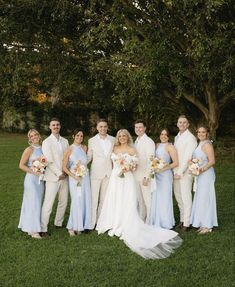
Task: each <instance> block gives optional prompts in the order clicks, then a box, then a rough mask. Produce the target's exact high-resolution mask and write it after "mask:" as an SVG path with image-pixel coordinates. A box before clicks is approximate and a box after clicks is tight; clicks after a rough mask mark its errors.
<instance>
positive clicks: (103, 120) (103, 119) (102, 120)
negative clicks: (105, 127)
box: [96, 118, 108, 125]
mask: <svg viewBox="0 0 235 287" xmlns="http://www.w3.org/2000/svg"><path fill="white" fill-rule="evenodd" d="M101 122H102V123H106V124H108V121H107V120H106V119H105V118H100V119H98V120H97V122H96V125H98V124H99V123H101Z"/></svg>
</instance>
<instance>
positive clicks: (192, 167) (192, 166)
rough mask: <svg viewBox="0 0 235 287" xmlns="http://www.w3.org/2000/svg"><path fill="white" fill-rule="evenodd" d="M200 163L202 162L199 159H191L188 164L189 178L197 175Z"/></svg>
mask: <svg viewBox="0 0 235 287" xmlns="http://www.w3.org/2000/svg"><path fill="white" fill-rule="evenodd" d="M201 163H202V160H201V159H200V158H193V159H192V160H191V161H190V162H189V167H188V172H189V175H191V176H197V175H199V169H200V164H201Z"/></svg>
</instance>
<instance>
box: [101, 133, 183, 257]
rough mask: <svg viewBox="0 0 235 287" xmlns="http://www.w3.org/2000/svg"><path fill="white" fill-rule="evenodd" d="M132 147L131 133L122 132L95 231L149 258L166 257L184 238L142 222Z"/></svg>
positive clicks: (118, 136) (118, 138)
mask: <svg viewBox="0 0 235 287" xmlns="http://www.w3.org/2000/svg"><path fill="white" fill-rule="evenodd" d="M132 146H133V144H132V138H131V135H130V133H129V132H128V131H127V130H125V129H121V130H119V131H118V133H117V136H116V143H115V146H114V149H113V153H112V156H111V157H112V161H113V170H112V173H111V176H110V180H109V184H108V188H107V191H106V197H105V200H104V204H103V207H102V210H101V214H100V217H99V219H98V222H97V226H96V230H97V231H98V234H100V233H104V232H106V231H108V235H109V236H114V235H116V236H118V237H119V238H120V239H121V240H123V241H124V242H125V244H126V245H127V246H128V247H129V248H130V249H131V250H132V251H134V252H135V253H137V254H139V255H140V256H142V257H144V258H146V259H160V258H166V257H168V256H169V255H170V254H171V253H172V252H174V249H176V248H177V247H179V246H180V245H181V243H182V239H181V238H180V237H179V236H178V233H176V232H174V231H171V230H167V229H162V228H156V227H153V226H150V225H148V224H145V223H144V222H143V221H142V220H141V219H140V217H139V215H138V212H137V192H138V190H137V188H138V187H137V183H136V181H135V179H134V176H133V173H132V170H133V167H134V164H133V163H134V162H135V159H136V151H135V149H134V148H133V147H132ZM123 162H126V163H129V165H128V164H126V165H125V164H124V166H125V167H124V168H122V165H121V164H123ZM128 167H129V168H128ZM131 167H132V168H131ZM131 169H132V170H131Z"/></svg>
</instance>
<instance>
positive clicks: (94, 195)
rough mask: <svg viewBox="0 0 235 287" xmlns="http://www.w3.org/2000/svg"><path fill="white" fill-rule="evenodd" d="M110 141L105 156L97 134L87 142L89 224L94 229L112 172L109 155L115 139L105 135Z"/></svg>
mask: <svg viewBox="0 0 235 287" xmlns="http://www.w3.org/2000/svg"><path fill="white" fill-rule="evenodd" d="M107 140H108V141H110V149H109V150H108V153H107V154H106V155H105V153H104V150H103V148H102V146H101V145H100V141H99V134H97V135H96V136H94V137H93V138H91V139H89V141H88V153H87V155H88V161H92V163H91V171H90V177H91V202H92V205H91V212H92V217H91V223H92V227H93V228H94V227H95V225H96V223H97V220H98V217H99V215H100V212H101V208H102V205H103V201H104V198H105V193H106V189H107V186H108V181H109V177H110V174H111V171H112V161H111V153H112V150H113V146H114V143H115V138H114V137H112V136H109V135H107Z"/></svg>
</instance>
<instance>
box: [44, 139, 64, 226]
mask: <svg viewBox="0 0 235 287" xmlns="http://www.w3.org/2000/svg"><path fill="white" fill-rule="evenodd" d="M68 146H69V144H68V141H67V140H66V139H65V138H63V137H60V139H59V143H58V140H57V139H56V137H55V136H54V135H52V134H51V135H50V136H49V137H48V138H46V139H45V140H44V141H43V143H42V152H43V154H44V156H45V157H46V159H47V160H48V162H49V164H48V166H47V168H46V171H45V175H44V180H45V181H46V190H45V198H44V202H43V206H42V215H41V228H42V232H47V226H48V222H49V218H50V214H51V211H52V207H53V204H54V201H55V197H56V195H57V193H58V194H59V197H58V206H57V211H56V217H55V221H54V224H55V225H56V226H62V223H63V220H64V214H65V210H66V206H67V201H68V179H67V178H66V179H64V180H59V176H60V175H62V173H63V172H62V161H63V154H64V151H65V150H66V149H67V148H68Z"/></svg>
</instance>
